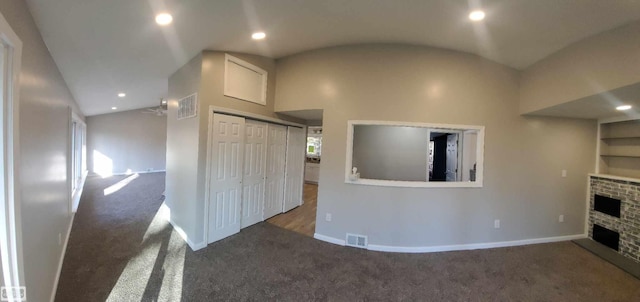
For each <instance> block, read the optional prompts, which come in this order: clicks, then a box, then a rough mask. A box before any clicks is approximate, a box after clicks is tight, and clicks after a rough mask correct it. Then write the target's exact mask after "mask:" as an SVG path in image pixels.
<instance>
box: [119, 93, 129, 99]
mask: <svg viewBox="0 0 640 302" xmlns="http://www.w3.org/2000/svg"><path fill="white" fill-rule="evenodd" d="M125 96H127V94H126V93H124V92H120V93H118V97H121V98H123V97H125Z"/></svg>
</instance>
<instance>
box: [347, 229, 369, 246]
mask: <svg viewBox="0 0 640 302" xmlns="http://www.w3.org/2000/svg"><path fill="white" fill-rule="evenodd" d="M346 245H347V246H352V247H359V248H363V249H366V248H367V236H364V235H358V234H350V233H347V241H346Z"/></svg>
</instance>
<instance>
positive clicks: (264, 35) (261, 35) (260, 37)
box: [251, 32, 267, 40]
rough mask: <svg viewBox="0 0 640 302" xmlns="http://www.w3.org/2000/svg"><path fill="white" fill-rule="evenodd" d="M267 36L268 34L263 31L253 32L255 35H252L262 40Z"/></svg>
mask: <svg viewBox="0 0 640 302" xmlns="http://www.w3.org/2000/svg"><path fill="white" fill-rule="evenodd" d="M266 36H267V34H265V33H263V32H257V33H253V35H251V38H252V39H254V40H262V39H264V38H265V37H266Z"/></svg>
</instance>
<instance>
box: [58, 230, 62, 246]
mask: <svg viewBox="0 0 640 302" xmlns="http://www.w3.org/2000/svg"><path fill="white" fill-rule="evenodd" d="M58 245H62V233H58Z"/></svg>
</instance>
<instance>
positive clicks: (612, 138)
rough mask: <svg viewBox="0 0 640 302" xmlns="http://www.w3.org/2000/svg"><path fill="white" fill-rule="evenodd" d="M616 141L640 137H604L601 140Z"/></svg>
mask: <svg viewBox="0 0 640 302" xmlns="http://www.w3.org/2000/svg"><path fill="white" fill-rule="evenodd" d="M615 139H640V136H619V137H603V138H601V140H603V141H607V140H615Z"/></svg>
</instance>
